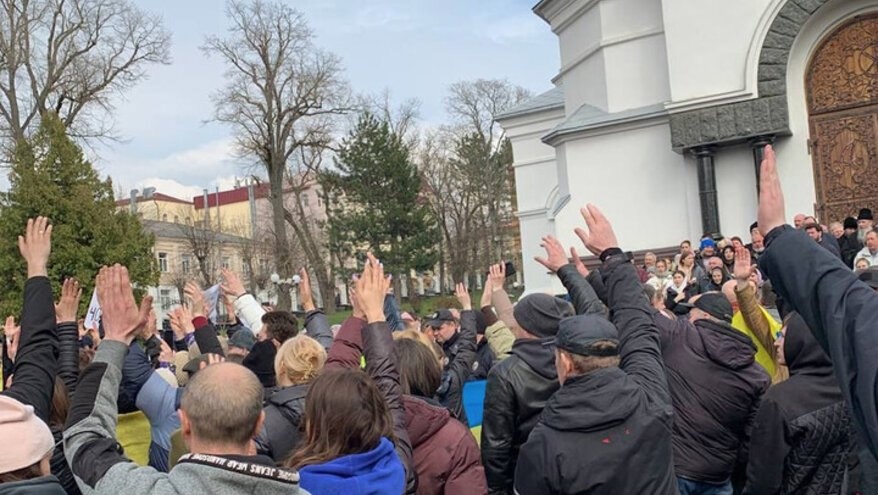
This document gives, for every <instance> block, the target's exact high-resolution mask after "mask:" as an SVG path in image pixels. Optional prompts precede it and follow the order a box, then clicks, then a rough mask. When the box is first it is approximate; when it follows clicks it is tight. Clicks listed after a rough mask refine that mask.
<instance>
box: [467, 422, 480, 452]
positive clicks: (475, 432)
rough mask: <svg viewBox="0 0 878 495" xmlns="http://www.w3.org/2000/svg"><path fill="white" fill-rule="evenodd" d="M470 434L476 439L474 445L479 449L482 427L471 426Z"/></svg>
mask: <svg viewBox="0 0 878 495" xmlns="http://www.w3.org/2000/svg"><path fill="white" fill-rule="evenodd" d="M469 431H471V432H472V434H473V436H474V437H476V443H477V444H479V447H481V446H482V425H477V426H473V427H472V428H470V429H469Z"/></svg>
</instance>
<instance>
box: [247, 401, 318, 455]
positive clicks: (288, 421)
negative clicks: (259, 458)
mask: <svg viewBox="0 0 878 495" xmlns="http://www.w3.org/2000/svg"><path fill="white" fill-rule="evenodd" d="M307 396H308V384H302V385H293V386H292V387H286V388H281V389H278V390H277V391H276V392H274V393H273V394H272V395H271V396H270V397H269V398H268V399H267V400H266V402H265V408H264V409H263V410H264V411H265V422H264V423H263V424H262V431H260V432H259V435H258V436H257V437H256V452H257V453H259V454H262V455H267V456H269V457H271V458H272V459H274V460H275V462H277V463H281V462H282V461H283V460H285V459H286V458H287V457H288V456H289V454H290V453H291V452H292V451H293V450H294V449H295V447H296V446H297V445H298V443H299V441H300V440H301V438H302V433H303V428H304V426H305V423H304V417H305V398H306V397H307Z"/></svg>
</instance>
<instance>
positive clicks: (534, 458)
mask: <svg viewBox="0 0 878 495" xmlns="http://www.w3.org/2000/svg"><path fill="white" fill-rule="evenodd" d="M601 273H602V274H603V276H604V280H605V285H606V287H607V296H608V303H609V304H608V306H609V308H610V311H611V313H612V315H613V323H614V324H615V325H616V328H618V330H619V346H620V357H621V363H620V365H619V367H612V368H604V369H600V370H596V371H593V372H591V373H588V374H585V375H579V376H575V377H569V378H568V379H567V381H565V383H564V385H563V386H562V387H561V389H560V390H558V392H556V393H555V395H553V396H552V398H551V399H550V400H549V402H548V404H546V408H545V410H544V411H543V414H542V418H541V420H540V422H539V424H538V425H537V426H536V427H535V428H534V429H533V431H532V432H531V434H530V438H529V439H528V441H527V443H525V444H524V446H522V447H521V453H520V456H519V458H518V465H517V467H516V471H515V492H516V493H520V494H522V495H524V494H527V495H541V494H546V495H548V494H580V493H589V494H608V495H619V494H629V493H630V494H641V493H643V494H647V493H648V494H655V495H660V494H676V493H677V480H676V479H675V477H674V466H673V448H672V445H671V435H672V431H671V427H672V423H673V416H674V412H673V407H672V406H671V398H670V395H669V393H668V384H667V381H666V379H665V372H664V367H663V364H662V356H661V350H660V347H659V345H660V344H659V334H658V330H657V329H656V326H655V323H654V322H653V319H652V316H651V313H650V307H649V303H648V301H647V300H646V296H645V295H644V293H643V291H642V290H641V283H640V281H639V279H638V278H637V273H636V272H635V270H634V266H632V265H631V264H630V263H628V260H627V257H626V256H625V255H624V254H623V253H621V252H619V253H618V254H616V255H612V256H610V257H609V258H608V259H607V260H606V261H605V262H604V265H603V267H602V269H601Z"/></svg>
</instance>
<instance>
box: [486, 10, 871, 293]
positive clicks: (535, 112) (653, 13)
mask: <svg viewBox="0 0 878 495" xmlns="http://www.w3.org/2000/svg"><path fill="white" fill-rule="evenodd" d="M533 11H534V13H535V14H536V15H537V16H539V17H540V18H542V19H543V20H544V21H545V22H546V23H547V24H548V26H549V27H550V28H551V29H552V32H554V33H555V34H556V35H557V36H558V44H559V52H560V69H559V70H558V73H557V74H546V78H547V80H548V79H551V82H552V84H553V85H554V88H553V89H551V90H549V91H547V92H545V93H543V94H540V95H538V96H536V97H534V98H533V99H531V100H528V101H525V102H523V103H522V104H520V105H519V106H517V107H515V108H513V109H511V110H510V111H508V112H506V113H504V114H503V115H501V116H499V117H498V119H497V120H498V121H499V122H500V124H501V125H502V126H503V127H504V129H505V130H506V132H507V135H508V136H509V137H510V139H511V141H512V147H513V153H514V159H515V162H514V167H515V178H516V184H517V193H518V215H519V220H520V225H521V238H522V244H523V251H524V253H523V254H524V259H525V260H526V262H525V266H524V278H525V287H526V289H527V290H528V291H529V292H530V291H542V290H548V291H555V290H558V289H559V288H560V287H559V286H558V282H557V281H556V280H554V279H553V277H550V276H549V274H547V273H546V271H545V269H544V268H543V267H541V266H539V265H538V264H536V263H533V262H528V261H527V260H532V259H533V256H535V255H538V254H541V252H542V250H541V248H540V247H539V239H540V237H541V236H543V235H546V234H552V235H555V236H557V237H558V238H559V239H560V240H561V242H562V243H564V244H565V245H575V246H577V247H578V248H581V243H580V241H579V240H578V238H576V236H575V234H574V233H573V229H574V228H575V227H578V226H581V225H584V221H583V220H582V218H581V216H580V213H579V208H580V207H581V206H582V205H584V204H585V203H594V204H596V205H598V206H599V207H601V208H602V209H603V211H604V212H605V213H606V215H607V216H608V218H609V219H610V220H611V221H612V222H613V224H614V226H615V230H616V234H617V236H618V238H619V243H620V245H621V247H622V248H624V249H627V250H633V251H638V250H645V249H656V250H660V249H663V248H671V247H674V246H678V245H679V243H680V241H682V240H684V239H691V240H692V241H693V243H697V241H698V240H699V239H700V237H701V235H702V234H703V233H710V234H719V233H722V234H723V235H726V236H733V235H738V236H740V237H742V238H743V239H744V241H745V242H749V225H750V224H751V223H752V222H754V221H755V220H756V205H757V177H758V174H759V170H758V164H759V163H760V161H761V153H762V148H763V147H764V146H765V144H767V143H773V144H774V146H775V148H776V150H777V153H778V168H779V172H780V175H781V180H782V182H783V187H784V192H785V194H786V200H787V214H788V215H789V216H790V218H792V215H794V214H795V213H808V214H815V215H817V217H818V219H819V220H820V221H821V222H824V223H827V222H830V221H835V220H842V219H844V217H846V216H848V215H851V214H854V215H855V214H856V212H857V211H858V210H859V209H860V208H862V207H870V208H872V209H874V210H876V211H878V0H541V1H540V2H539V3H538V4H537V5H536V6H535V7H533ZM552 55H553V54H548V53H547V54H546V56H552ZM581 251H584V249H581ZM581 254H586V253H584V252H582V253H581Z"/></svg>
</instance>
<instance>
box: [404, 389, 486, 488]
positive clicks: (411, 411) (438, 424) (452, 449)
mask: <svg viewBox="0 0 878 495" xmlns="http://www.w3.org/2000/svg"><path fill="white" fill-rule="evenodd" d="M428 401H429V399H423V398H420V397H413V396H410V395H405V396H403V403H404V404H405V421H406V425H405V427H406V430H407V431H408V434H409V438H410V439H411V441H412V448H413V449H414V455H415V471H417V473H418V495H443V494H447V495H458V494H459V495H484V494H485V493H488V485H487V484H486V483H485V470H484V468H482V459H481V456H480V454H479V446H478V444H477V443H476V440H475V438H473V435H472V433H471V432H470V430H469V428H467V427H466V426H465V425H464V424H463V423H461V422H460V421H457V420H456V419H454V418H452V417H451V414H450V413H449V412H448V409H445V408H444V407H442V406H441V405H439V404H438V403H436V404H431V403H429V402H428Z"/></svg>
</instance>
